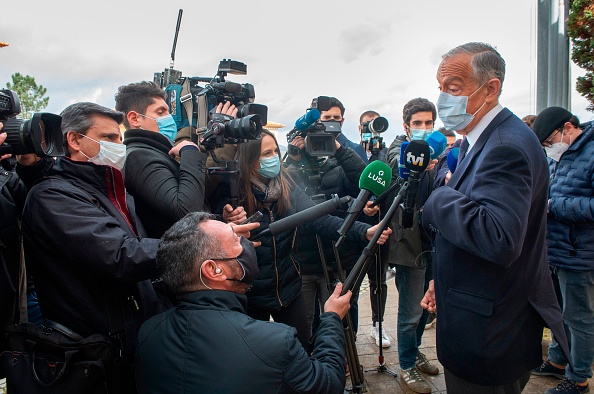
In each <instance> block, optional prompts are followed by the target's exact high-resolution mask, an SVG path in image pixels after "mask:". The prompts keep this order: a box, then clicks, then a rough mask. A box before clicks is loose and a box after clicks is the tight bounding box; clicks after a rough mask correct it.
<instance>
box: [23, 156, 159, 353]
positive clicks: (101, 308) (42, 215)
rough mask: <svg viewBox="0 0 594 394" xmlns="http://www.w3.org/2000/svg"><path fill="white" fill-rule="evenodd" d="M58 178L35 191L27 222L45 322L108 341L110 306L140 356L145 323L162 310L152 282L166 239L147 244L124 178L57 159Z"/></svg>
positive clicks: (130, 350)
mask: <svg viewBox="0 0 594 394" xmlns="http://www.w3.org/2000/svg"><path fill="white" fill-rule="evenodd" d="M51 174H52V176H50V177H46V178H44V179H42V180H41V181H40V182H39V183H38V184H36V185H35V186H34V187H33V188H32V189H31V190H30V192H29V195H28V196H27V201H26V203H25V208H24V211H23V222H22V227H23V236H24V242H25V245H24V246H25V255H26V264H27V269H28V271H30V272H31V273H32V275H33V279H34V280H35V287H36V290H37V293H38V297H39V304H40V307H41V310H42V311H43V314H44V317H45V318H47V319H50V320H53V321H55V322H57V323H60V324H62V325H64V326H66V327H68V328H70V329H71V330H73V331H74V332H76V333H78V334H79V335H82V336H88V335H91V334H108V333H109V332H110V328H109V320H108V314H107V307H106V305H107V304H106V300H110V301H111V302H112V303H113V304H115V305H117V306H118V309H119V310H120V311H121V316H122V317H123V322H124V325H125V335H126V347H127V349H126V350H127V351H128V354H133V348H134V342H135V338H136V333H137V332H138V329H139V328H140V325H141V324H142V322H144V321H145V320H146V319H147V318H148V317H150V316H152V315H154V314H156V313H158V312H160V311H161V310H163V308H162V303H161V301H160V299H159V297H158V296H157V293H156V292H155V290H154V288H153V285H152V283H151V280H150V279H151V278H155V277H156V275H157V266H156V261H155V257H156V252H157V245H158V242H159V240H158V239H149V238H143V235H144V230H143V228H142V226H141V225H140V223H139V222H138V221H137V219H136V215H135V213H134V204H133V199H132V198H131V197H130V196H126V192H125V189H124V182H123V177H122V174H121V172H120V171H118V170H116V169H113V168H111V167H108V166H101V165H95V164H92V163H87V162H75V161H72V160H70V159H68V158H58V159H57V161H56V164H55V165H54V166H53V168H52V169H51Z"/></svg>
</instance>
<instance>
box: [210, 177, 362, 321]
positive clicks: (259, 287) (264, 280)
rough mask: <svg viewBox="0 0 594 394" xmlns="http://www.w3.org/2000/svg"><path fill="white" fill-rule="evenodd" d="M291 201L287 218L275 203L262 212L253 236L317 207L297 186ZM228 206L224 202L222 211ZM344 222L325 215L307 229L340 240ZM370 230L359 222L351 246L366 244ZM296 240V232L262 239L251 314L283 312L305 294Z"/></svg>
mask: <svg viewBox="0 0 594 394" xmlns="http://www.w3.org/2000/svg"><path fill="white" fill-rule="evenodd" d="M290 201H291V208H290V209H289V210H288V212H287V213H286V214H284V215H279V214H278V212H277V210H276V203H273V204H272V205H271V207H270V209H266V208H262V209H261V212H262V213H263V214H264V216H263V217H262V219H261V220H260V227H258V228H257V229H256V230H255V231H252V235H255V234H258V233H259V232H261V231H263V230H264V229H266V228H268V226H269V224H270V223H271V222H273V221H275V220H280V219H283V218H285V217H287V216H291V215H293V214H295V213H297V212H301V211H303V210H304V209H307V208H310V207H313V206H314V205H315V203H314V202H313V201H312V200H311V198H309V197H308V196H307V195H306V194H305V193H304V192H303V190H301V188H299V187H298V186H295V185H293V186H292V188H291V195H290ZM224 203H225V202H224V201H221V203H220V207H221V208H222V206H223V205H224ZM342 222H343V221H342V219H340V218H337V217H336V216H331V215H325V216H322V217H320V218H318V219H316V220H314V221H312V222H310V223H308V224H306V225H305V228H306V229H307V230H308V231H310V232H312V233H314V234H319V235H321V236H323V237H326V238H330V239H333V240H337V239H338V232H337V230H338V229H339V228H340V226H341V224H342ZM369 227H370V226H369V225H366V224H364V223H359V222H356V223H355V225H354V226H353V227H352V229H351V231H349V232H348V233H347V242H350V243H362V242H366V240H365V232H366V231H367V229H368V228H369ZM294 236H295V230H290V231H286V232H284V233H281V234H278V235H276V236H274V237H270V236H267V237H263V238H262V239H259V241H261V242H262V245H260V246H259V247H257V248H256V253H257V256H258V266H259V268H260V273H259V274H258V278H257V279H256V281H255V282H254V284H253V286H252V288H251V289H250V290H249V291H248V293H247V296H248V310H249V311H252V310H258V311H262V310H267V311H274V310H280V309H281V308H282V307H283V306H285V305H288V304H289V303H290V302H291V301H293V300H294V299H295V298H296V297H297V296H298V295H299V293H300V292H301V272H300V268H299V264H298V263H297V262H296V261H295V259H294V257H293V255H292V247H293V242H294Z"/></svg>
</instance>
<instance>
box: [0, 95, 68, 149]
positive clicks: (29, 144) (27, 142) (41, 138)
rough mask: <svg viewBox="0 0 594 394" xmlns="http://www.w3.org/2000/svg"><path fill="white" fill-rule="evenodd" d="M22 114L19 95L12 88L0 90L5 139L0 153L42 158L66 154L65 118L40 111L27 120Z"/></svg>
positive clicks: (0, 118) (1, 119) (1, 116)
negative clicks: (31, 154) (63, 122)
mask: <svg viewBox="0 0 594 394" xmlns="http://www.w3.org/2000/svg"><path fill="white" fill-rule="evenodd" d="M19 113H21V101H20V100H19V96H18V95H17V94H16V93H15V92H13V91H12V90H10V89H0V122H2V124H3V125H4V126H3V128H2V132H6V141H4V143H3V144H2V145H0V155H4V154H8V153H10V154H12V155H22V154H27V153H35V154H36V155H37V156H39V157H57V156H64V147H63V144H62V141H63V139H62V138H63V137H62V117H61V116H60V115H55V114H51V113H48V112H38V113H35V114H33V117H32V118H31V119H28V120H23V119H17V118H16V116H17V115H18V114H19Z"/></svg>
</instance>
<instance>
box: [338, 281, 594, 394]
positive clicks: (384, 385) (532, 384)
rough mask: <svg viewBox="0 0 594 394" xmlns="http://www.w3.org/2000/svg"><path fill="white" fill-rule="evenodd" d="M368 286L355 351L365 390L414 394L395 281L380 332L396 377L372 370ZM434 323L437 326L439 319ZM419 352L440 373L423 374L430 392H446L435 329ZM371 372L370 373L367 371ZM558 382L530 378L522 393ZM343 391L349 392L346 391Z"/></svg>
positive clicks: (375, 359) (538, 392) (375, 352)
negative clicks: (400, 336) (402, 348)
mask: <svg viewBox="0 0 594 394" xmlns="http://www.w3.org/2000/svg"><path fill="white" fill-rule="evenodd" d="M369 296H370V295H369V287H368V283H367V279H365V281H364V282H363V284H362V285H361V291H360V295H359V331H358V333H357V351H358V353H359V362H360V363H361V366H362V367H363V370H364V371H366V370H367V372H364V377H365V390H366V392H367V393H371V394H384V393H385V394H388V393H390V394H401V393H406V394H409V393H413V391H411V390H409V389H408V387H407V386H406V384H405V383H404V382H403V381H402V379H401V378H400V368H399V367H400V366H399V365H398V351H397V348H398V346H397V343H396V314H397V311H398V291H397V290H396V285H395V283H394V279H391V280H390V281H389V283H388V301H387V303H386V312H385V315H384V325H383V329H384V331H385V332H386V333H387V335H388V337H389V338H390V341H391V346H390V347H389V348H387V349H383V355H384V361H385V365H386V367H388V368H389V369H391V370H392V371H395V372H397V373H398V377H396V378H395V377H392V376H391V375H390V374H388V373H385V372H376V371H375V370H374V369H375V368H377V367H378V366H379V365H380V364H379V348H378V346H377V345H376V344H375V340H374V339H373V338H372V337H371V335H370V334H371V304H370V301H369ZM436 324H439V317H438V318H437V321H436ZM421 351H422V352H423V353H424V354H425V356H427V358H428V359H429V360H430V361H431V362H432V363H435V364H436V365H437V366H438V367H439V370H440V374H439V375H437V376H429V375H423V376H424V378H425V381H427V382H428V383H429V385H430V386H431V388H432V390H433V391H432V392H433V393H446V392H447V391H446V386H445V379H444V375H443V367H442V365H441V364H440V363H439V361H437V353H436V348H435V328H430V329H427V330H425V334H424V336H423V342H422V345H421ZM544 357H546V346H544ZM370 369H371V371H369V370H370ZM558 383H559V381H558V380H556V379H554V378H549V377H537V376H532V377H531V378H530V381H529V382H528V385H527V386H526V388H525V389H524V391H523V394H524V393H525V394H542V393H544V392H545V391H546V390H548V389H549V388H551V387H555V386H556V385H557V384H558ZM350 385H351V381H350V378H347V388H348V387H349V386H350ZM590 387H594V379H590ZM346 392H350V391H349V390H347V391H346Z"/></svg>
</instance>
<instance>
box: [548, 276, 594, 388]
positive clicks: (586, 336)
mask: <svg viewBox="0 0 594 394" xmlns="http://www.w3.org/2000/svg"><path fill="white" fill-rule="evenodd" d="M553 274H554V276H553V278H555V276H556V279H557V280H558V281H559V289H560V290H561V297H562V301H563V305H562V308H563V322H564V323H565V332H566V333H567V338H568V340H569V349H570V356H571V361H572V363H573V368H574V371H571V369H570V368H567V369H566V371H565V374H566V376H567V377H568V378H569V379H570V380H573V381H574V382H584V381H586V380H587V379H590V378H591V377H592V362H593V361H594V271H571V270H567V269H563V268H558V267H554V268H553ZM549 359H550V360H551V361H553V362H554V363H557V364H562V365H565V364H567V360H566V359H565V357H563V354H562V353H561V349H560V348H559V344H558V343H557V342H556V341H555V338H554V337H553V340H552V341H551V344H550V345H549Z"/></svg>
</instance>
